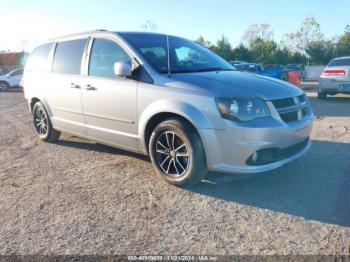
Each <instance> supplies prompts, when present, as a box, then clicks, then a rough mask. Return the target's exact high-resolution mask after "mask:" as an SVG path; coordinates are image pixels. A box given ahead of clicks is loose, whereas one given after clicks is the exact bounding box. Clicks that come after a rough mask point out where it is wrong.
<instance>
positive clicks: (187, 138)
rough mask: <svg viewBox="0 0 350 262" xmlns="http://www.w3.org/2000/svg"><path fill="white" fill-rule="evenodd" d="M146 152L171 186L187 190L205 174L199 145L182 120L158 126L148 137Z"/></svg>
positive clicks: (194, 134) (193, 133)
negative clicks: (187, 187) (147, 151)
mask: <svg viewBox="0 0 350 262" xmlns="http://www.w3.org/2000/svg"><path fill="white" fill-rule="evenodd" d="M149 152H150V156H151V160H152V163H153V166H154V168H155V169H156V171H157V172H158V174H160V175H161V176H162V178H163V179H164V180H165V181H167V182H168V183H170V184H172V185H176V186H182V187H185V186H190V185H192V184H195V183H196V182H199V181H201V180H202V179H203V178H204V177H205V175H206V173H207V167H206V162H205V153H204V148H203V145H202V141H201V139H200V137H199V135H198V133H197V131H196V130H195V129H194V128H193V127H192V126H191V125H190V124H188V123H187V122H185V121H183V120H182V119H177V118H175V119H169V120H166V121H164V122H162V123H160V124H159V125H158V126H157V127H156V128H155V129H154V131H153V133H152V135H151V138H150V143H149Z"/></svg>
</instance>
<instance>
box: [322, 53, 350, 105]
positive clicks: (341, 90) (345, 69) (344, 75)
mask: <svg viewBox="0 0 350 262" xmlns="http://www.w3.org/2000/svg"><path fill="white" fill-rule="evenodd" d="M336 94H350V56H346V57H339V58H335V59H333V60H332V61H331V62H330V63H329V64H328V66H327V67H326V69H325V70H324V71H323V72H322V74H321V78H320V89H319V91H318V98H320V99H326V98H327V95H336Z"/></svg>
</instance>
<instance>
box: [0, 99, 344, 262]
mask: <svg viewBox="0 0 350 262" xmlns="http://www.w3.org/2000/svg"><path fill="white" fill-rule="evenodd" d="M309 96H310V99H311V102H312V106H313V109H314V111H315V115H316V119H315V123H314V131H313V135H312V140H313V146H312V148H311V150H310V152H309V153H308V154H307V155H305V156H304V157H303V158H301V159H300V160H297V161H295V162H293V163H290V164H288V165H287V166H284V167H282V168H280V169H278V170H275V171H273V172H268V173H265V174H260V175H255V176H249V177H241V176H238V177H237V176H234V175H223V174H210V176H209V178H208V180H209V181H208V182H203V183H201V184H199V185H197V186H196V187H194V188H192V189H191V190H184V189H179V188H176V187H174V186H169V185H167V184H166V183H165V182H163V181H162V180H161V179H160V178H158V177H157V176H156V175H155V172H154V171H153V168H152V165H151V163H150V161H149V160H148V158H146V157H142V156H138V155H135V154H131V153H127V152H125V151H121V150H118V149H114V148H110V147H107V146H102V145H99V144H95V143H92V142H89V141H85V140H81V139H78V138H75V137H71V136H68V135H63V136H62V137H61V140H60V141H59V142H57V143H55V144H48V143H43V142H41V141H39V140H38V139H37V138H36V137H35V134H34V131H33V129H32V126H31V116H30V115H29V113H28V111H27V108H26V104H25V103H24V99H23V94H22V93H21V92H9V93H0V113H1V114H0V186H1V190H0V225H1V226H0V254H2V255H4V254H14V253H15V254H56V255H58V254H62V255H64V254H129V255H133V254H213V255H219V254H349V253H350V201H349V200H350V97H346V96H338V97H334V98H331V99H329V100H327V101H319V100H317V98H316V97H315V93H311V92H310V93H309Z"/></svg>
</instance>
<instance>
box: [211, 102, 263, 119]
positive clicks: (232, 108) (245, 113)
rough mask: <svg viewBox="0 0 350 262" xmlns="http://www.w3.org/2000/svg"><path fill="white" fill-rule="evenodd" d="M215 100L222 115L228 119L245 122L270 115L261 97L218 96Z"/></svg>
mask: <svg viewBox="0 0 350 262" xmlns="http://www.w3.org/2000/svg"><path fill="white" fill-rule="evenodd" d="M215 100H216V104H217V106H218V109H219V112H220V114H221V116H222V117H223V118H225V119H228V120H233V121H239V122H245V121H251V120H253V119H255V118H259V117H269V116H270V111H269V109H268V107H267V105H266V103H265V101H263V100H261V99H246V98H228V97H218V98H216V99H215Z"/></svg>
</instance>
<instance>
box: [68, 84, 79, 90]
mask: <svg viewBox="0 0 350 262" xmlns="http://www.w3.org/2000/svg"><path fill="white" fill-rule="evenodd" d="M70 88H75V89H80V85H76V84H74V83H71V84H70Z"/></svg>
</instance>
